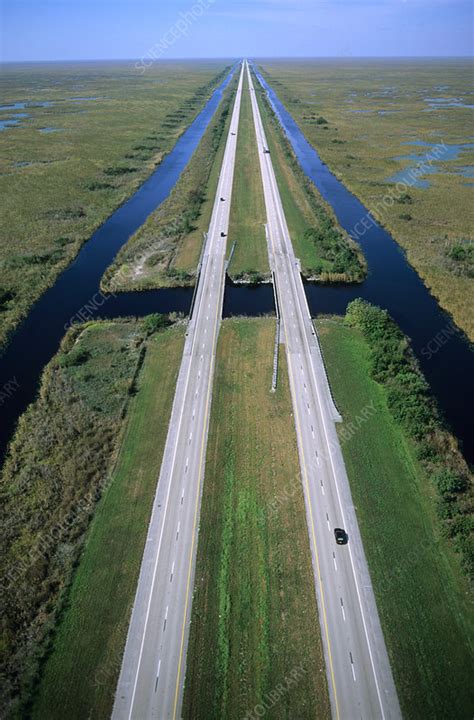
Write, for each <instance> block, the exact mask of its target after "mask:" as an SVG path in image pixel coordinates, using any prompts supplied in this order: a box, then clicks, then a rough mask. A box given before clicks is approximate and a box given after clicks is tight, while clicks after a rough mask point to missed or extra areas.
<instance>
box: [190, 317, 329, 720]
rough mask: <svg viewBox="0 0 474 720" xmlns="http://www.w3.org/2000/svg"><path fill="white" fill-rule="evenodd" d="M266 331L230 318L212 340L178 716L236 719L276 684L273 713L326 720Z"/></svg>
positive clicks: (286, 405)
mask: <svg viewBox="0 0 474 720" xmlns="http://www.w3.org/2000/svg"><path fill="white" fill-rule="evenodd" d="M274 333H275V323H274V321H271V320H226V321H225V322H224V323H223V326H222V330H221V335H220V339H219V347H218V358H217V365H216V379H215V390H214V398H213V406H212V416H211V426H210V434H209V443H208V449H207V460H206V480H205V483H204V489H203V493H204V494H203V502H202V514H201V524H200V535H199V545H198V558H197V570H196V586H195V591H194V601H193V611H192V624H191V636H190V643H189V648H188V661H187V662H188V665H187V677H186V688H185V699H184V712H183V717H185V718H193V720H197V719H198V718H205V719H206V720H211V719H212V718H215V719H216V720H217V719H219V720H221V719H224V718H226V719H229V718H243V717H245V716H246V714H247V713H251V712H253V710H254V707H255V706H256V705H257V704H259V703H263V702H265V703H266V704H269V703H272V700H271V698H270V697H269V696H268V693H269V692H271V691H274V690H275V689H276V688H277V687H278V685H279V684H281V685H282V686H283V687H284V688H288V689H287V691H285V692H282V693H281V695H280V696H279V700H278V702H275V704H274V706H273V707H272V708H271V709H270V710H269V711H268V716H269V717H272V718H275V719H276V718H289V717H290V718H310V717H318V718H320V719H321V720H322V719H323V718H329V717H330V710H329V700H328V692H327V685H326V674H325V670H324V660H323V654H322V646H321V640H320V631H319V622H318V619H317V606H316V597H315V590H314V580H313V571H312V566H311V555H310V551H309V541H308V531H307V527H306V515H305V508H304V499H303V493H302V487H301V481H300V477H299V461H298V452H297V447H296V436H295V432H294V428H293V420H292V416H291V401H290V395H289V385H288V377H287V372H286V363H285V356H284V351H283V350H281V358H280V360H281V371H280V383H279V386H278V389H277V391H276V392H275V393H271V392H270V387H271V378H272V359H273V342H274ZM278 497H280V498H283V500H282V502H279V503H275V499H276V498H278ZM292 673H294V674H296V675H297V677H294V681H293V682H291V681H289V678H290V677H291V674H292ZM252 717H253V715H252Z"/></svg>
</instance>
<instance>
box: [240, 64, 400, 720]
mask: <svg viewBox="0 0 474 720" xmlns="http://www.w3.org/2000/svg"><path fill="white" fill-rule="evenodd" d="M246 70H247V72H248V76H249V84H250V95H251V100H252V109H253V116H254V123H255V131H256V138H257V146H258V154H259V158H260V167H261V171H262V178H263V186H264V194H265V205H266V211H267V240H268V245H269V257H270V265H271V268H272V270H273V272H274V279H275V284H276V292H277V297H278V300H279V306H280V316H281V327H282V340H283V341H284V342H285V346H286V354H287V360H288V370H289V375H290V387H291V396H292V402H293V410H294V418H295V426H296V434H297V440H298V450H299V456H300V464H301V472H302V481H303V489H304V495H305V503H306V515H307V524H308V530H309V537H310V546H311V553H312V561H313V568H314V576H315V585H316V593H317V599H318V607H319V620H320V624H321V631H322V637H323V643H324V651H325V659H326V670H327V676H328V685H329V691H330V697H331V707H332V714H333V717H334V718H341V719H344V720H346V719H347V720H349V719H350V720H356V719H357V718H360V719H361V720H370V719H371V718H386V719H387V720H388V719H389V718H390V719H392V718H400V717H401V713H400V707H399V704H398V699H397V694H396V690H395V685H394V682H393V677H392V672H391V668H390V663H389V659H388V655H387V650H386V647H385V641H384V637H383V634H382V629H381V626H380V621H379V617H378V612H377V607H376V604H375V597H374V593H373V589H372V584H371V581H370V576H369V571H368V568H367V562H366V559H365V554H364V549H363V546H362V541H361V538H360V534H359V529H358V524H357V518H356V514H355V510H354V505H353V502H352V498H351V492H350V487H349V482H348V478H347V474H346V470H345V466H344V461H343V458H342V453H341V448H340V445H339V441H338V436H337V433H336V427H335V421H336V420H337V419H338V413H337V409H336V408H335V406H334V403H333V401H332V398H331V393H330V389H329V385H328V381H327V377H326V373H325V368H324V365H323V361H322V357H321V352H320V348H319V341H318V338H317V335H316V333H315V330H314V326H313V323H312V320H311V315H310V312H309V308H308V305H307V301H306V296H305V293H304V288H303V283H302V280H301V273H300V267H299V263H298V261H297V259H296V258H295V255H294V251H293V247H292V243H291V239H290V235H289V231H288V226H287V224H286V220H285V216H284V211H283V206H282V202H281V198H280V194H279V190H278V187H277V183H276V179H275V174H274V171H273V165H272V159H271V155H270V153H269V152H266V150H268V145H267V141H266V138H265V132H264V129H263V125H262V121H261V117H260V111H259V108H258V103H257V99H256V95H255V90H254V86H253V82H252V78H251V76H250V71H249V68H248V65H247V64H246ZM361 411H362V408H361ZM336 527H339V528H343V529H345V531H346V532H347V536H348V543H347V544H346V545H337V544H336V541H335V537H334V528H336Z"/></svg>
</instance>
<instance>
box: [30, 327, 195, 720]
mask: <svg viewBox="0 0 474 720" xmlns="http://www.w3.org/2000/svg"><path fill="white" fill-rule="evenodd" d="M183 339H184V329H183V328H180V327H171V328H169V329H168V330H165V331H164V332H162V333H159V334H158V335H154V336H153V337H152V338H151V339H150V340H149V341H148V347H147V351H146V355H145V360H144V364H143V368H142V370H141V373H140V376H139V378H138V381H137V390H136V395H135V396H134V397H133V399H132V400H131V402H130V405H129V410H128V415H127V422H126V429H125V434H124V439H123V444H122V447H121V451H120V455H119V457H118V460H117V463H116V467H115V469H114V472H113V475H112V478H111V481H110V485H109V486H108V488H107V491H106V493H105V495H104V497H103V498H102V500H101V501H100V503H99V505H98V508H97V511H96V513H95V516H94V519H93V522H92V525H91V527H90V530H89V532H88V535H87V541H86V544H85V547H84V550H83V553H82V556H81V560H80V563H79V566H78V569H77V571H76V574H75V577H74V580H73V583H72V587H71V589H70V592H69V594H68V602H67V607H66V608H65V610H64V612H63V615H62V618H61V622H60V624H59V627H58V630H57V632H56V634H55V636H54V640H53V643H52V646H51V649H50V653H49V657H48V658H47V661H46V664H45V667H44V670H43V673H42V677H41V683H40V685H39V688H38V691H37V694H36V697H35V698H34V704H33V710H32V716H33V717H34V718H38V720H43V719H44V718H57V720H62V719H63V718H65V717H67V718H76V719H77V720H83V719H84V718H88V717H93V718H97V720H98V719H99V718H100V719H103V720H106V719H107V718H109V717H110V713H111V710H112V704H113V697H114V692H115V688H116V684H117V680H118V674H119V671H120V665H121V658H122V653H123V648H124V646H125V640H126V635H127V630H128V621H129V616H130V613H131V609H132V604H133V600H134V597H135V591H136V585H137V582H138V574H139V571H140V563H141V558H142V554H143V548H144V545H145V539H146V533H147V529H148V521H149V517H150V513H151V507H152V503H153V497H154V494H155V490H156V481H157V477H158V475H159V471H160V466H161V457H162V452H163V448H164V445H165V441H166V433H167V429H168V419H169V415H170V413H171V405H172V401H173V396H174V389H175V383H176V377H177V373H178V369H179V365H180V361H181V354H182V349H183Z"/></svg>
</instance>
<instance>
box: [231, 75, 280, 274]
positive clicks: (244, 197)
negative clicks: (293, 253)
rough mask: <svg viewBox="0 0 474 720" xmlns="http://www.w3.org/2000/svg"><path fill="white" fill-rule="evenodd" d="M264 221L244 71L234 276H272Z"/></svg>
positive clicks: (233, 212)
mask: <svg viewBox="0 0 474 720" xmlns="http://www.w3.org/2000/svg"><path fill="white" fill-rule="evenodd" d="M265 223H266V211H265V200H264V196H263V184H262V176H261V173H260V163H259V159H258V150H257V141H256V138H255V129H254V124H253V116H252V105H251V102H250V93H249V85H248V79H247V74H245V75H244V84H243V89H242V104H241V109H240V125H239V137H238V141H237V155H236V161H235V174H234V185H233V189H232V207H231V211H230V225H229V242H230V244H232V243H234V242H235V243H236V246H235V252H234V254H233V256H232V261H231V263H230V265H229V275H230V276H231V278H232V279H233V280H240V281H247V282H248V281H252V282H255V281H258V280H259V279H262V278H268V277H269V276H270V268H269V264H268V248H267V240H266V237H265ZM229 249H230V248H229Z"/></svg>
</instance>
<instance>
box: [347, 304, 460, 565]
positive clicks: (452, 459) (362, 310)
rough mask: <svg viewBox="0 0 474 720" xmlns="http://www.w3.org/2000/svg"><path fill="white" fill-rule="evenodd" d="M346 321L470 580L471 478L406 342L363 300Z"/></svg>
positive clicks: (350, 308)
mask: <svg viewBox="0 0 474 720" xmlns="http://www.w3.org/2000/svg"><path fill="white" fill-rule="evenodd" d="M346 322H347V323H348V324H349V325H350V326H352V327H357V328H359V330H361V331H362V334H363V335H364V337H365V339H366V341H367V343H368V345H369V348H370V362H371V375H372V377H373V379H374V380H376V381H377V382H378V383H380V384H381V385H383V386H384V387H385V389H386V392H387V400H388V406H389V408H390V411H391V412H392V414H393V417H394V418H395V419H396V420H397V422H399V423H400V425H402V427H403V428H404V429H405V431H406V433H407V435H408V436H409V437H410V438H411V439H412V440H413V441H414V443H415V446H416V450H417V455H418V458H419V460H420V461H421V463H422V465H423V466H424V467H425V469H426V470H427V473H428V475H429V477H430V478H431V482H432V484H433V487H434V489H435V491H436V495H437V499H436V510H437V514H438V518H439V520H440V523H441V529H442V532H443V533H444V535H445V536H446V537H448V538H450V539H451V541H452V543H453V546H454V549H455V550H456V552H458V553H459V554H460V555H461V564H462V567H463V569H464V571H465V572H466V573H467V574H468V575H469V576H470V578H471V579H472V576H473V573H474V534H473V522H472V509H473V489H472V477H471V474H470V472H469V468H468V467H467V465H466V463H465V462H464V459H463V458H462V455H461V453H460V452H459V449H458V447H457V444H456V441H455V439H454V438H453V436H452V435H451V434H450V433H449V432H448V430H447V428H446V426H445V423H444V421H443V419H442V417H441V415H440V412H439V410H438V408H437V405H436V403H435V401H434V399H433V397H432V395H431V393H430V390H429V386H428V384H427V382H426V380H425V378H424V376H423V374H422V373H421V370H420V368H419V366H418V363H417V361H416V358H415V356H414V354H413V351H412V350H411V348H410V345H409V343H408V340H407V338H406V337H405V335H404V334H403V333H402V332H401V330H400V329H399V327H398V326H397V325H396V324H395V323H394V321H393V320H392V318H391V317H390V316H389V314H388V313H387V312H386V311H385V310H382V309H381V308H378V307H375V306H373V305H370V303H367V302H365V301H364V300H360V299H358V300H354V301H353V302H351V303H350V304H349V306H348V308H347V313H346Z"/></svg>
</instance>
